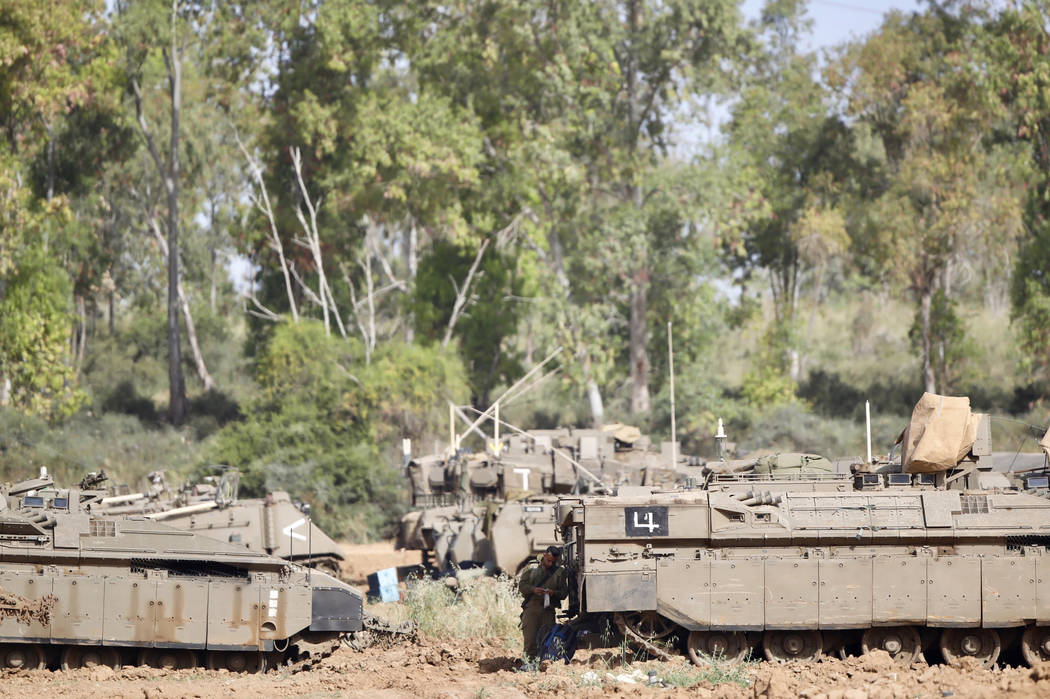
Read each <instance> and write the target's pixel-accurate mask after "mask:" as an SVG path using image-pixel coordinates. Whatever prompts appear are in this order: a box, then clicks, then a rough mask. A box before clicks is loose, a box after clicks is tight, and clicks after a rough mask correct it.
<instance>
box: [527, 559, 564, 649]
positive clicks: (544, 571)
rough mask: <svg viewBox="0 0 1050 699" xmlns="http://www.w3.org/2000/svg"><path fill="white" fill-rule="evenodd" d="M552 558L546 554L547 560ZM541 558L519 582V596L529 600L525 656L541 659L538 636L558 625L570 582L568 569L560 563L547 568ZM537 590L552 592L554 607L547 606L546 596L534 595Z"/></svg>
mask: <svg viewBox="0 0 1050 699" xmlns="http://www.w3.org/2000/svg"><path fill="white" fill-rule="evenodd" d="M547 555H550V554H544V556H547ZM544 556H537V557H536V562H535V563H534V564H532V565H531V566H529V568H528V569H527V570H526V571H525V572H524V573H522V574H521V578H520V579H519V580H518V592H520V593H521V595H522V597H524V598H525V604H524V605H522V611H521V633H522V635H523V637H524V641H525V643H524V654H525V656H526V657H527V658H535V657H536V655H537V650H538V649H537V640H536V634H537V633H539V630H540V628H542V627H543V626H544V625H545V624H549V625H551V626H553V625H554V611H555V610H556V609H557V608H558V605H559V604H561V601H562V600H563V599H565V598H566V597H568V596H569V581H568V576H567V575H566V573H565V568H563V567H562V566H560V565H558V562H557V559H555V561H554V565H553V566H552V567H551V568H549V569H548V568H544V567H543V557H544ZM537 587H542V588H545V589H550V590H551V591H553V594H552V595H550V605H549V606H548V607H546V608H544V606H543V593H540V592H537V593H535V594H533V591H534V590H535V588H537Z"/></svg>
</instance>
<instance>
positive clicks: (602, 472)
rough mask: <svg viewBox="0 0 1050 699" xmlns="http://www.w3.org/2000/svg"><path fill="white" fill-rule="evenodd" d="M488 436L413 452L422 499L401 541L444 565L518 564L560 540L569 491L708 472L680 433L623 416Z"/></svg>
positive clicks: (410, 474) (411, 474) (405, 521)
mask: <svg viewBox="0 0 1050 699" xmlns="http://www.w3.org/2000/svg"><path fill="white" fill-rule="evenodd" d="M493 444H495V445H497V448H495V449H493V448H492V446H493ZM488 446H489V448H488V449H487V450H486V452H485V453H481V454H458V455H456V456H455V457H452V458H444V457H443V456H440V455H430V456H423V457H419V458H416V459H410V460H409V462H408V464H407V467H406V476H407V478H408V480H409V483H410V486H411V492H412V504H413V505H414V506H416V507H418V508H420V509H418V510H415V511H413V512H410V513H408V514H407V515H405V516H404V517H403V518H402V520H401V522H400V526H399V531H398V538H397V547H398V548H400V549H408V550H419V551H421V552H422V554H423V558H424V561H425V562H426V563H428V564H431V565H433V566H434V567H435V568H437V569H438V570H439V571H441V572H445V571H447V570H449V569H451V568H453V567H457V568H458V567H469V566H476V565H481V566H485V567H488V568H491V569H494V570H501V571H504V572H507V573H510V574H514V573H517V572H519V571H520V570H521V569H522V568H523V567H524V566H525V565H526V564H527V563H528V562H529V561H531V560H532V558H533V557H534V556H535V555H536V554H537V553H539V552H541V551H543V550H544V549H545V548H546V547H547V546H550V545H551V544H556V543H558V534H557V525H556V521H555V517H554V511H555V506H556V504H557V498H558V496H559V495H561V494H570V493H581V492H611V491H612V490H613V489H615V488H616V487H618V486H620V485H631V484H633V485H651V486H655V485H666V486H671V485H673V484H674V483H676V482H681V481H685V480H689V479H691V478H697V477H699V476H700V473H701V470H700V467H701V466H702V464H703V462H702V461H700V460H699V459H697V458H695V457H686V456H680V455H678V454H677V452H676V451H674V450H672V449H671V445H670V443H667V444H663V445H661V448H660V449H658V450H657V449H653V448H652V447H651V445H650V443H649V440H648V438H646V437H644V436H643V435H642V434H641V432H640V431H639V430H638V429H637V428H635V427H631V426H627V425H621V424H614V425H607V426H605V427H604V428H602V429H596V430H592V429H585V430H570V429H562V430H536V431H531V432H521V433H516V434H509V435H506V436H505V437H504V438H502V439H498V440H497V441H494V442H493V443H492V444H490V445H488Z"/></svg>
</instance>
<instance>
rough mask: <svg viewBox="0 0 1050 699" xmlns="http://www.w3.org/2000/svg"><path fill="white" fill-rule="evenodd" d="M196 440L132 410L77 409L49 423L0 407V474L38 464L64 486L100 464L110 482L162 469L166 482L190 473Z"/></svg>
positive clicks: (24, 474)
mask: <svg viewBox="0 0 1050 699" xmlns="http://www.w3.org/2000/svg"><path fill="white" fill-rule="evenodd" d="M197 454H198V448H197V445H196V444H195V443H194V442H193V441H192V440H188V439H187V436H186V434H185V433H183V432H180V431H177V430H174V429H171V428H167V427H164V428H156V427H150V426H146V425H143V424H142V423H141V422H140V421H139V420H138V419H137V418H135V417H132V416H130V415H116V414H106V415H102V416H98V417H94V416H91V415H78V416H75V417H73V418H71V419H70V420H68V421H67V422H65V423H63V424H61V425H56V426H51V425H48V423H47V422H45V421H44V420H42V419H40V418H35V417H31V416H27V415H24V414H22V413H19V412H16V411H13V410H4V411H0V478H2V479H4V480H8V481H19V480H24V479H26V478H34V477H36V475H37V474H38V473H39V472H40V467H42V466H43V467H47V470H48V473H50V474H51V475H52V476H54V477H55V481H56V483H58V484H60V485H62V486H66V487H69V486H75V485H76V484H77V483H79V482H80V479H81V478H83V477H84V476H85V475H87V474H88V473H89V472H91V471H100V470H104V471H105V472H106V473H107V474H108V475H109V478H110V481H109V482H110V483H111V484H120V483H123V484H127V485H129V486H130V487H132V488H137V487H138V486H139V484H140V483H141V481H142V480H143V478H144V476H145V475H146V474H147V473H149V472H150V471H156V470H166V471H167V472H168V481H169V483H177V482H179V480H180V479H182V478H184V477H186V476H188V475H189V473H190V472H191V471H192V468H193V465H194V463H195V462H196V460H197V458H198V456H197Z"/></svg>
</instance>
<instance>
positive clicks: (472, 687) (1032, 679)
mask: <svg viewBox="0 0 1050 699" xmlns="http://www.w3.org/2000/svg"><path fill="white" fill-rule="evenodd" d="M384 546H385V547H386V548H385V549H384ZM348 553H350V554H352V555H353V558H354V561H355V563H354V571H356V572H354V571H348V572H351V573H352V575H351V577H353V576H354V575H360V579H361V580H363V579H364V577H365V576H366V575H367V573H369V572H372V571H374V570H376V569H378V568H383V567H389V566H392V565H407V564H411V563H415V562H416V560H415V558H416V554H411V555H408V556H407V557H406V555H404V554H395V553H393V552H392V551H391V550H390V548H389V544H386V545H383V544H373V545H369V546H366V547H348ZM369 566H373V567H371V568H370V569H369ZM617 653H618V650H581V651H579V652H578V653H577V654H576V657H575V658H574V659H573V661H572V662H571V663H569V664H568V665H564V664H561V663H558V664H550V663H545V664H544V665H545V667H544V668H542V669H541V670H539V671H531V672H519V671H517V670H516V669H515V668H516V666H517V653H516V652H515V650H513V649H508V648H507V647H505V646H504V645H503V644H502V643H500V642H487V641H480V640H466V641H463V642H458V643H451V642H447V641H434V640H429V639H426V638H424V639H421V640H420V641H419V642H418V643H416V644H411V645H408V644H403V645H397V646H392V647H387V648H372V649H369V650H366V651H362V652H357V651H353V650H351V649H350V648H347V647H344V648H341V649H340V650H339V651H337V652H336V653H335V654H334V655H332V656H331V657H329V658H327V659H325V660H324V661H323V662H322V663H321V665H320V666H319V667H316V668H314V669H312V670H309V671H305V672H300V673H297V674H291V673H289V672H287V671H284V672H280V671H275V672H270V673H268V674H266V675H252V676H242V675H235V674H230V673H227V672H226V671H219V672H209V671H204V670H179V671H167V670H152V669H148V668H140V667H129V668H124V669H122V670H116V671H114V670H112V669H110V668H106V667H102V668H94V669H90V670H77V671H73V672H62V671H57V672H49V671H34V672H28V673H21V674H18V673H7V674H5V675H4V676H3V677H2V678H0V683H2V684H0V687H2V690H0V692H2V695H3V696H14V697H40V696H47V697H51V696H63V697H64V696H70V697H88V698H92V699H94V698H99V699H101V698H102V697H135V698H137V699H143V698H145V699H153V698H156V697H203V698H209V699H210V698H212V697H226V696H231V697H234V696H235V697H284V696H316V697H335V696H349V697H357V696H361V697H365V696H367V697H406V696H414V697H464V698H468V697H469V698H478V699H480V698H481V697H491V698H496V697H521V696H528V697H532V696H549V695H554V696H573V697H575V696H583V697H599V696H605V695H606V694H610V693H615V694H620V695H624V696H639V695H646V696H655V695H661V696H662V695H669V696H685V695H689V696H701V697H729V698H730V699H733V698H744V697H793V696H799V697H806V698H808V699H818V698H820V699H865V698H869V697H870V698H871V699H877V698H881V697H931V698H937V697H953V696H954V697H994V696H1000V695H1009V696H1016V697H1050V664H1047V665H1043V666H1040V667H1037V668H1034V669H1033V668H1023V667H1021V668H1013V667H1003V668H996V669H991V670H986V669H981V668H978V667H968V668H963V669H956V668H950V667H947V666H943V665H934V666H927V665H925V664H919V665H916V666H914V667H912V668H899V667H896V666H894V665H893V664H892V662H891V661H890V659H889V656H887V655H885V654H884V653H881V652H880V653H876V654H873V655H871V656H866V657H862V658H848V659H846V660H838V659H828V660H824V661H821V662H817V663H799V664H793V665H779V666H774V665H771V664H769V663H755V664H753V665H750V666H748V667H747V668H746V669H745V670H744V671H743V678H742V679H744V680H745V682H746V684H747V686H742V685H741V684H735V683H723V684H717V685H712V684H710V683H709V682H704V683H702V684H699V685H697V686H694V687H692V688H691V689H682V688H679V687H674V686H669V687H661V686H647V685H646V682H647V681H648V676H649V671H650V670H652V671H653V673H654V677H655V678H656V679H657V680H660V679H662V678H669V679H670V678H672V677H673V676H674V674H675V673H676V672H677V673H679V675H680V674H681V671H682V668H690V669H689V672H694V671H693V670H691V666H688V665H686V664H685V661H684V659H683V662H682V664H681V665H675V664H673V663H656V662H650V663H635V664H634V665H633V666H631V667H630V668H626V669H625V668H624V667H622V665H621V664H620V663H619V662H618V660H617Z"/></svg>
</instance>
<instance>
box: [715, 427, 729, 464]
mask: <svg viewBox="0 0 1050 699" xmlns="http://www.w3.org/2000/svg"><path fill="white" fill-rule="evenodd" d="M727 439H728V437H726V430H725V426H724V425H723V424H722V418H718V431H717V432H715V452H716V455H717V456H718V459H719V461H725V460H726V440H727Z"/></svg>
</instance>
